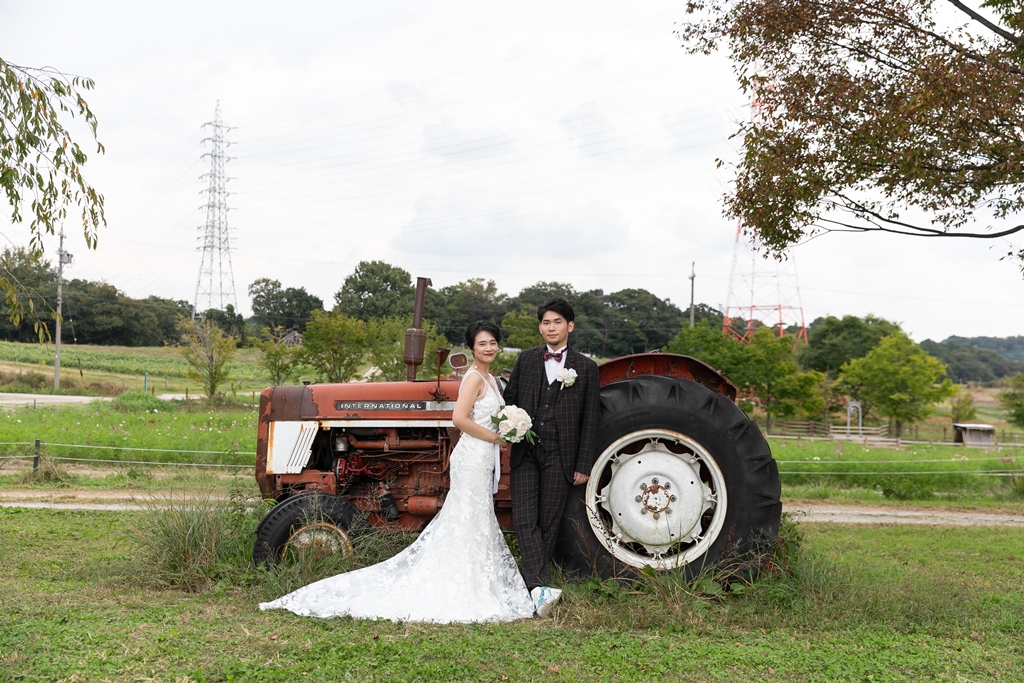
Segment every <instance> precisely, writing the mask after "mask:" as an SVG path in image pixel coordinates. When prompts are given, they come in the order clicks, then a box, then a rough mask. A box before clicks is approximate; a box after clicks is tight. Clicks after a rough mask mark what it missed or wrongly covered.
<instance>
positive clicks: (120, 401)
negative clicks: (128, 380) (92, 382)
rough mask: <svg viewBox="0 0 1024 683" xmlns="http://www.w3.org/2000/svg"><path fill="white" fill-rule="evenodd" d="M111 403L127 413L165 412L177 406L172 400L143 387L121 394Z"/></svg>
mask: <svg viewBox="0 0 1024 683" xmlns="http://www.w3.org/2000/svg"><path fill="white" fill-rule="evenodd" d="M110 405H112V406H113V407H114V408H116V409H117V410H121V411H124V412H126V413H152V412H162V413H165V412H170V411H171V410H174V407H175V406H174V404H173V403H171V402H170V401H165V400H163V399H160V398H157V397H156V396H152V395H151V394H149V393H147V392H145V391H142V390H141V389H133V390H132V391H126V392H124V393H123V394H119V395H118V396H117V398H115V399H114V400H113V401H111V402H110Z"/></svg>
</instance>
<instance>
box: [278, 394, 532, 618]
mask: <svg viewBox="0 0 1024 683" xmlns="http://www.w3.org/2000/svg"><path fill="white" fill-rule="evenodd" d="M484 384H485V385H486V387H487V389H486V390H485V391H484V393H483V394H482V395H481V396H480V397H479V398H478V399H477V400H476V403H474V405H473V411H472V413H471V417H472V419H473V421H474V422H476V423H477V424H479V425H481V426H484V427H486V428H488V429H491V430H493V429H494V425H493V424H492V423H491V420H490V416H491V415H493V414H494V413H495V411H497V409H498V408H499V407H500V406H501V405H502V400H501V396H500V395H499V394H498V391H497V387H496V386H494V380H493V379H492V378H490V377H484ZM494 452H495V447H494V444H491V443H488V442H486V441H481V440H479V439H476V438H474V437H472V436H470V435H468V434H463V435H462V437H461V438H460V439H459V443H458V445H457V446H456V447H455V449H454V450H453V451H452V455H451V460H450V474H451V488H450V490H449V492H448V495H447V497H446V498H445V501H444V506H443V507H442V508H441V511H440V512H439V513H438V514H437V516H436V517H434V519H433V520H431V522H430V524H428V525H427V527H426V529H424V530H423V532H422V533H420V535H419V537H418V538H417V539H416V541H415V542H414V543H413V544H412V545H410V546H409V547H408V548H406V549H405V550H403V551H402V552H401V553H399V554H398V555H395V556H394V557H392V558H391V559H389V560H387V561H385V562H381V563H380V564H376V565H373V566H371V567H365V568H363V569H358V570H355V571H351V572H346V573H344V574H338V575H336V576H332V577H330V578H327V579H323V580H321V581H317V582H315V583H311V584H309V585H308V586H304V587H302V588H300V589H298V590H296V591H294V592H292V593H289V594H288V595H285V596H284V597H281V598H278V599H277V600H274V601H273V602H265V603H261V604H260V609H287V610H290V611H292V612H294V613H296V614H300V615H304V616H314V617H334V616H351V617H354V618H357V619H390V620H392V621H423V622H434V623H453V622H493V621H513V620H516V619H523V618H528V617H531V616H533V611H534V605H533V600H532V599H531V597H530V594H529V592H528V591H527V590H526V584H525V583H524V582H523V577H522V575H521V574H520V573H519V569H518V567H517V566H516V563H515V559H514V558H513V557H512V554H511V552H509V549H508V545H507V544H506V543H505V537H504V536H503V535H502V532H501V528H500V527H499V526H498V521H497V519H496V518H495V516H494V500H493V495H492V481H493V479H492V477H493V472H494V460H495V457H494Z"/></svg>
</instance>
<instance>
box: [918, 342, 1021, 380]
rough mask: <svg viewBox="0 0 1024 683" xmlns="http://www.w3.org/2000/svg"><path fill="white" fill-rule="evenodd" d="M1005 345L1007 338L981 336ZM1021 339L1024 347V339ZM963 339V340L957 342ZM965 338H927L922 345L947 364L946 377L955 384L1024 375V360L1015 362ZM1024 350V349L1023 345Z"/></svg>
mask: <svg viewBox="0 0 1024 683" xmlns="http://www.w3.org/2000/svg"><path fill="white" fill-rule="evenodd" d="M977 339H990V340H991V341H995V342H1004V341H1007V340H1005V339H992V338H990V337H977ZM1010 339H1019V340H1021V343H1022V344H1024V337H1011V338H1010ZM957 340H963V341H957ZM968 341H972V340H968V339H965V338H964V337H950V338H949V339H946V340H945V341H943V342H934V341H932V340H931V339H925V340H924V341H923V342H921V344H920V346H921V348H922V349H924V350H925V351H926V352H927V353H929V354H931V355H933V356H935V357H936V358H938V359H939V360H941V361H942V362H943V363H945V364H946V376H948V377H949V378H950V379H951V380H953V381H954V382H991V381H993V380H997V379H1000V378H1002V377H1006V376H1007V375H1013V374H1016V373H1018V372H1024V361H1021V360H1014V359H1011V358H1008V357H1006V356H1005V355H1003V354H1001V353H999V352H998V351H995V350H993V349H989V348H985V347H982V346H977V345H974V344H970V343H967V342H968ZM1022 351H1024V346H1022Z"/></svg>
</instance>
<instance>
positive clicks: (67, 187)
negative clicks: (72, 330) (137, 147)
mask: <svg viewBox="0 0 1024 683" xmlns="http://www.w3.org/2000/svg"><path fill="white" fill-rule="evenodd" d="M93 87H94V83H93V81H92V80H91V79H88V78H83V77H81V76H74V75H67V74H64V73H62V72H60V71H57V70H56V69H52V68H45V69H34V68H29V67H24V66H19V65H17V64H12V63H10V62H7V61H4V60H3V59H0V188H2V190H3V193H4V195H5V196H6V198H7V201H8V203H9V204H10V207H11V209H10V210H11V213H10V217H11V221H12V222H14V223H22V222H24V220H25V217H26V215H27V216H28V218H29V234H30V238H29V248H30V250H31V251H33V252H36V253H39V254H41V253H42V252H43V242H42V238H43V235H47V234H49V235H52V234H54V232H55V231H56V228H57V226H59V225H61V224H62V223H63V222H64V220H65V219H66V218H67V215H68V207H69V206H77V207H79V208H80V209H81V214H80V218H81V223H82V231H83V234H84V236H85V242H86V244H87V245H88V246H89V247H90V248H94V247H95V246H96V237H97V231H98V230H99V228H100V227H101V226H103V225H106V217H105V215H104V209H103V195H101V194H99V193H98V192H97V191H96V189H95V188H94V187H93V186H92V185H91V184H90V183H89V182H88V181H87V180H86V178H85V176H84V175H82V168H83V167H84V166H85V164H86V162H87V161H88V156H87V155H86V153H85V151H84V150H83V149H82V147H81V146H80V145H79V143H78V142H77V141H76V139H75V136H73V135H72V133H71V132H70V131H69V130H68V128H67V125H66V124H69V123H70V121H69V119H75V118H76V117H77V118H79V119H80V120H81V121H82V122H83V123H84V124H85V126H86V127H87V129H88V130H89V132H90V133H91V134H92V136H93V139H95V138H96V127H97V120H96V115H95V114H93V112H92V109H90V107H89V104H88V102H87V101H86V100H85V97H84V96H83V93H85V92H86V91H89V90H92V89H93ZM96 151H97V153H100V154H102V153H103V151H104V150H103V145H102V144H101V143H100V142H99V141H98V140H97V141H96ZM0 291H2V292H4V294H5V298H6V304H7V309H8V316H9V317H10V318H11V320H20V319H21V318H22V317H23V316H24V313H25V307H24V304H23V303H22V300H21V296H20V291H21V287H20V285H19V283H18V282H17V279H16V278H14V277H13V276H12V275H11V274H10V273H0ZM41 334H42V333H41Z"/></svg>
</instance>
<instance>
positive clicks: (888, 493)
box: [878, 475, 935, 500]
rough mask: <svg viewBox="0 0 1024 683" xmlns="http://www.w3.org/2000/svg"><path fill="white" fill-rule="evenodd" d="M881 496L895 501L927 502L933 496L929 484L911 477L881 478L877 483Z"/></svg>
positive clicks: (924, 479) (933, 493)
mask: <svg viewBox="0 0 1024 683" xmlns="http://www.w3.org/2000/svg"><path fill="white" fill-rule="evenodd" d="M878 487H879V488H880V489H882V495H883V496H885V497H886V498H893V499H895V500H927V499H928V498H932V497H934V496H935V490H934V489H933V488H932V484H931V482H929V481H928V480H927V479H926V478H925V477H915V476H911V475H903V476H892V477H882V478H881V479H880V480H879V482H878Z"/></svg>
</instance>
